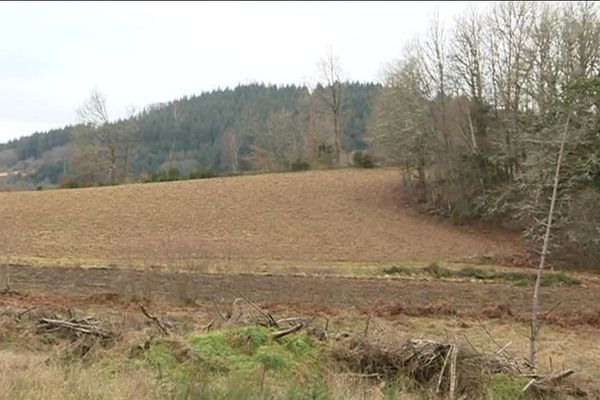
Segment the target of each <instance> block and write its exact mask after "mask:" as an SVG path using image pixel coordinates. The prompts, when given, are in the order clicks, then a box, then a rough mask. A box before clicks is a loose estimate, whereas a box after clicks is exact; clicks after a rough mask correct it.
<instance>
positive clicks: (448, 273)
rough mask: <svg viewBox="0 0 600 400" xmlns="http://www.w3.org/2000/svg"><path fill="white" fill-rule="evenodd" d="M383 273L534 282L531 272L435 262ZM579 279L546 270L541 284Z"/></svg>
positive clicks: (573, 282)
mask: <svg viewBox="0 0 600 400" xmlns="http://www.w3.org/2000/svg"><path fill="white" fill-rule="evenodd" d="M382 272H383V274H385V275H403V276H430V277H432V278H437V279H470V280H473V279H474V280H478V281H490V282H505V283H511V284H514V285H516V286H529V285H533V284H534V283H535V278H536V275H535V273H533V272H504V271H494V270H489V269H482V268H476V267H464V268H461V269H458V270H454V269H449V268H446V267H443V266H440V265H438V264H436V263H432V264H429V265H428V266H426V267H424V268H421V267H406V266H401V265H400V266H399V265H392V266H390V267H386V268H384V269H383V270H382ZM580 284H581V281H579V280H578V279H576V278H573V277H571V276H569V275H567V274H565V273H564V272H546V273H544V276H543V278H542V286H572V285H580Z"/></svg>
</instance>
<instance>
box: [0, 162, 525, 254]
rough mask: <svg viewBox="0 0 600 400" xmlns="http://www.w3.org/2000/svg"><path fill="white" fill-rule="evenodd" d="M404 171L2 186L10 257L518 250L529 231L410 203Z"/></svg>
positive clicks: (5, 247)
mask: <svg viewBox="0 0 600 400" xmlns="http://www.w3.org/2000/svg"><path fill="white" fill-rule="evenodd" d="M400 182H401V177H400V173H399V172H398V171H396V170H351V169H346V170H333V171H310V172H304V173H284V174H269V175H254V176H241V177H228V178H216V179H206V180H195V181H182V182H171V183H154V184H133V185H122V186H115V187H103V188H89V189H74V190H54V191H42V192H14V193H0V256H2V257H3V258H4V259H5V260H6V259H12V260H27V259H32V258H36V259H40V260H47V261H48V263H49V264H52V263H54V262H56V261H57V260H61V259H75V260H81V261H82V263H85V262H94V263H96V264H110V263H112V264H118V265H123V264H130V263H140V264H144V265H151V264H153V263H161V264H163V265H164V264H168V263H170V262H172V263H176V262H177V263H185V262H189V263H193V262H195V261H198V260H203V259H230V260H231V259H233V260H271V261H273V260H275V261H286V260H287V261H310V262H333V261H341V262H344V261H353V262H387V261H409V260H410V261H432V260H451V259H464V258H468V257H475V256H491V257H495V256H502V257H507V256H511V255H513V254H515V253H518V252H520V251H521V249H520V247H519V245H518V238H517V237H516V236H515V235H513V234H509V233H506V232H503V231H499V230H491V229H482V228H477V229H475V228H465V227H457V226H453V225H451V224H448V223H442V222H439V221H436V220H434V219H433V218H431V217H428V216H423V215H419V214H417V213H415V212H413V211H411V210H409V209H407V208H406V207H403V206H402V205H401V202H400V201H399V198H398V195H399V188H400Z"/></svg>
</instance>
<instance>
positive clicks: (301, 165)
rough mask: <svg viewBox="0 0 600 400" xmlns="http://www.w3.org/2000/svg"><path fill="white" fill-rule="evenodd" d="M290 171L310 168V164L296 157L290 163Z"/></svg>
mask: <svg viewBox="0 0 600 400" xmlns="http://www.w3.org/2000/svg"><path fill="white" fill-rule="evenodd" d="M291 167H292V171H307V170H309V169H310V164H309V163H307V162H306V161H302V160H300V159H297V160H296V161H294V162H293V163H292V166H291Z"/></svg>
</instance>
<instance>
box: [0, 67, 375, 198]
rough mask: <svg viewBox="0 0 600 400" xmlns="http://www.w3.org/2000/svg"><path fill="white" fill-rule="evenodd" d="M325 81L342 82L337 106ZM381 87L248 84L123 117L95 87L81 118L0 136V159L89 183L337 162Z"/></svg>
mask: <svg viewBox="0 0 600 400" xmlns="http://www.w3.org/2000/svg"><path fill="white" fill-rule="evenodd" d="M335 67H336V66H335V65H334V68H335ZM329 86H331V87H333V88H334V90H335V92H336V93H341V92H342V90H343V97H338V98H337V99H336V101H337V105H336V107H337V108H336V109H335V110H334V111H332V110H331V107H330V105H329V103H328V99H329V98H330V94H331V90H330V89H331V88H330V87H329ZM379 87H380V86H379V85H378V84H374V83H358V82H349V81H344V82H342V81H341V80H340V77H339V76H336V77H335V79H334V80H332V81H330V83H329V84H317V85H315V87H313V88H309V87H307V86H296V85H287V86H276V85H265V84H250V85H243V86H238V87H235V88H232V89H229V88H227V89H220V90H214V91H211V92H205V93H202V94H200V95H197V96H191V97H184V98H181V99H178V100H175V101H172V102H168V103H163V104H156V105H153V106H150V107H146V108H144V109H142V110H131V111H130V113H129V115H128V116H127V117H126V118H123V119H120V120H113V119H112V118H111V116H110V115H109V114H108V111H107V109H108V105H107V102H108V101H109V99H107V98H106V97H105V96H104V95H103V94H102V93H101V92H100V91H99V90H93V91H92V93H91V94H90V97H89V98H88V99H87V100H86V101H85V102H84V103H83V104H82V106H81V107H80V108H79V109H78V110H77V115H78V124H76V125H72V126H67V127H65V128H63V129H55V130H52V131H49V132H45V133H35V134H33V135H31V136H27V137H23V138H20V139H16V140H12V141H10V142H8V143H5V144H2V145H0V168H2V167H4V168H10V169H12V170H15V171H25V172H27V176H26V177H24V176H21V179H27V180H29V182H30V185H38V184H40V183H42V182H45V183H47V184H50V185H53V184H54V185H57V184H60V183H61V182H62V183H63V184H65V185H67V186H68V185H72V186H89V185H95V184H115V183H122V182H130V181H139V180H153V179H158V180H161V179H162V178H165V179H171V178H173V179H174V178H178V177H184V176H186V177H187V176H190V175H191V176H192V177H194V176H200V175H206V174H208V175H211V174H218V173H239V172H243V171H275V170H286V169H293V168H307V167H309V166H311V165H312V166H317V165H334V164H337V163H339V162H340V157H345V159H349V157H350V155H351V154H352V153H353V152H354V151H356V150H363V149H365V148H366V147H367V145H366V143H365V141H364V136H365V132H366V124H367V120H368V118H369V115H370V109H371V102H372V99H373V98H374V96H375V94H376V93H377V91H378V89H379ZM15 179H16V177H15Z"/></svg>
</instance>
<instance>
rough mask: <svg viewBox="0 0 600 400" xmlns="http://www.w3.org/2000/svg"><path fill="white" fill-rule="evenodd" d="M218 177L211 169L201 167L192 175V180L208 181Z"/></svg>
mask: <svg viewBox="0 0 600 400" xmlns="http://www.w3.org/2000/svg"><path fill="white" fill-rule="evenodd" d="M215 176H217V174H215V172H214V171H213V170H212V169H210V168H204V167H202V166H201V167H199V168H198V169H197V170H196V171H194V172H192V173H191V174H190V177H189V178H190V179H208V178H214V177H215Z"/></svg>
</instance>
